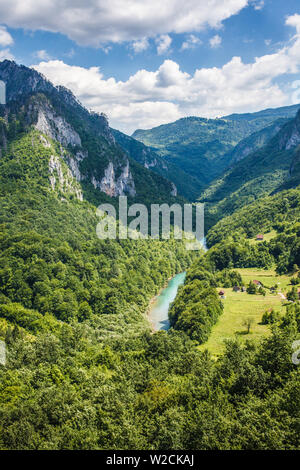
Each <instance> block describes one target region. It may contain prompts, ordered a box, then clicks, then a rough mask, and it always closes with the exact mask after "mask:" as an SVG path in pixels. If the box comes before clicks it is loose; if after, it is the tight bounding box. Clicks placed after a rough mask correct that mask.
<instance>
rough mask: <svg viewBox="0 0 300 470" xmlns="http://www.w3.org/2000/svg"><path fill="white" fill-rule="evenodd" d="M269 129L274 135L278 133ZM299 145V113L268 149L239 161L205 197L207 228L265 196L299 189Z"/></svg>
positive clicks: (203, 195)
mask: <svg viewBox="0 0 300 470" xmlns="http://www.w3.org/2000/svg"><path fill="white" fill-rule="evenodd" d="M270 129H271V130H270V132H271V134H272V133H273V132H274V130H275V129H272V126H271V128H270ZM264 133H266V131H264ZM299 145H300V111H299V112H298V113H297V115H296V117H295V118H294V119H292V120H289V121H288V122H287V123H286V124H285V125H283V127H281V128H280V130H279V132H277V134H276V135H275V136H274V137H272V138H271V139H270V140H269V141H268V142H267V144H266V145H264V146H263V147H261V148H259V149H257V150H255V151H254V152H252V153H250V154H249V155H248V156H246V157H245V158H243V159H242V160H240V161H238V162H237V163H236V164H235V165H234V166H233V167H232V168H230V169H229V170H228V171H226V172H225V173H224V175H222V177H221V178H219V179H217V180H216V181H214V182H213V183H212V184H211V185H210V187H209V188H208V189H207V190H206V191H205V192H204V193H203V194H202V196H201V198H200V200H201V201H202V202H205V203H206V204H207V220H206V221H207V224H208V226H211V225H213V224H214V223H215V222H216V221H217V220H220V219H221V218H223V217H224V216H226V215H228V214H232V213H233V212H234V211H235V210H237V209H239V208H241V207H243V206H245V205H247V204H249V203H251V202H253V201H255V199H258V198H260V197H262V196H264V195H268V194H271V193H274V192H276V191H280V190H282V189H285V188H295V187H297V186H298V185H299V184H300V172H299Z"/></svg>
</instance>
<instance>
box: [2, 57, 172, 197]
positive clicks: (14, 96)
mask: <svg viewBox="0 0 300 470" xmlns="http://www.w3.org/2000/svg"><path fill="white" fill-rule="evenodd" d="M0 79H1V80H3V81H4V82H5V83H6V91H7V97H6V98H7V105H6V106H1V114H0V116H1V117H2V119H4V121H5V122H6V123H8V124H9V126H8V127H9V131H8V132H9V135H6V131H5V129H6V127H5V126H2V137H1V139H2V145H3V148H4V149H5V148H6V145H7V144H6V141H7V139H8V138H11V137H17V136H18V135H21V134H22V132H29V131H30V130H32V129H35V130H36V131H37V132H39V133H40V135H41V139H42V140H43V139H44V140H43V142H44V146H45V147H47V146H48V145H50V143H49V139H52V140H54V141H56V142H57V143H58V145H59V146H60V153H59V152H58V153H59V155H58V156H57V159H56V160H57V161H56V160H55V162H54V163H51V165H52V166H56V168H55V170H53V171H56V172H59V171H60V168H61V165H62V162H64V163H65V164H66V165H67V166H68V168H69V171H70V172H71V175H72V177H73V178H74V179H75V180H76V181H77V183H79V185H80V186H81V193H82V194H81V196H80V197H81V198H82V197H84V198H87V199H89V200H93V201H94V202H96V201H97V200H98V201H100V200H101V199H103V195H104V194H106V195H107V196H109V197H116V196H120V195H127V196H128V197H130V198H138V199H139V201H140V202H147V201H148V202H150V200H151V198H152V199H153V198H155V199H156V200H163V201H164V202H167V201H168V200H169V199H172V198H173V196H174V185H173V184H172V183H171V182H170V181H168V180H166V179H165V178H163V177H162V176H159V175H158V174H157V173H154V172H152V171H150V170H148V169H147V168H144V167H143V166H142V165H140V164H139V163H137V162H136V161H135V160H134V159H132V158H130V157H129V156H128V155H127V153H126V152H125V151H124V150H123V149H122V148H121V147H120V146H119V145H118V144H117V143H116V141H115V139H114V137H113V134H112V132H111V130H110V128H109V124H108V121H107V118H106V116H105V115H104V114H98V113H91V112H89V111H88V110H87V109H86V108H84V107H83V106H82V105H81V103H80V102H79V101H78V100H77V99H76V98H75V96H74V95H73V94H72V93H71V92H70V91H69V90H67V89H66V88H64V87H54V86H53V85H52V84H51V83H50V82H49V81H48V80H46V79H45V78H44V77H43V76H42V75H41V74H39V73H38V72H36V71H35V70H33V69H29V68H27V67H25V66H19V65H17V64H16V63H15V62H12V61H7V60H6V61H3V62H1V63H0ZM49 165H50V163H49ZM49 171H50V172H51V171H52V170H51V169H50V167H49ZM151 202H152V201H151Z"/></svg>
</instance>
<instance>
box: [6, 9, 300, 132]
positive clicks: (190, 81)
mask: <svg viewBox="0 0 300 470" xmlns="http://www.w3.org/2000/svg"><path fill="white" fill-rule="evenodd" d="M4 59H12V60H15V61H16V62H17V63H21V64H24V65H26V66H29V67H34V68H35V69H36V70H38V71H39V72H41V73H43V74H44V75H45V76H46V77H47V78H48V79H49V80H51V81H52V82H53V83H54V84H55V85H64V86H66V87H67V88H69V89H71V90H72V91H73V93H74V94H75V95H76V96H77V97H78V98H79V100H80V101H81V102H82V103H83V104H84V105H85V106H86V107H87V108H88V109H91V110H93V111H98V112H104V113H105V114H107V116H108V118H109V121H110V125H111V126H112V127H114V128H116V129H119V130H121V131H123V132H125V133H127V134H131V133H132V132H133V131H134V130H135V129H149V128H152V127H155V126H159V125H161V124H165V123H168V122H173V121H175V120H177V119H180V118H182V117H185V116H201V117H211V118H215V117H221V116H224V115H227V114H231V113H236V112H254V111H258V110H261V109H265V108H269V107H280V106H285V105H290V104H296V103H298V102H300V2H299V0H284V1H282V0H109V1H108V0H39V1H38V2H37V1H36V0H26V1H25V2H24V0H13V1H12V0H0V60H4Z"/></svg>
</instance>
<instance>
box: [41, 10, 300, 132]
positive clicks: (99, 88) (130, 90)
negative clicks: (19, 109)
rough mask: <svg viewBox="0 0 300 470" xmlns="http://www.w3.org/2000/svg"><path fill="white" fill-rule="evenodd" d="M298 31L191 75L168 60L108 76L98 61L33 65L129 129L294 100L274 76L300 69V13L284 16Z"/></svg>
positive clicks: (83, 100) (278, 104) (255, 109)
mask: <svg viewBox="0 0 300 470" xmlns="http://www.w3.org/2000/svg"><path fill="white" fill-rule="evenodd" d="M286 24H287V25H290V26H293V27H294V28H296V30H297V34H295V35H294V37H293V39H292V40H291V41H289V43H288V44H287V45H286V46H284V47H282V48H281V49H279V50H278V51H277V52H276V53H273V54H268V55H264V56H262V57H258V58H256V59H255V60H254V61H253V62H252V63H244V62H243V61H242V59H241V58H240V57H233V58H232V59H231V60H230V61H229V62H228V63H226V64H225V65H224V66H223V67H211V68H198V69H196V70H195V72H194V74H193V75H190V74H188V73H186V72H184V71H182V70H181V69H180V67H179V65H178V64H177V63H176V62H174V61H172V60H165V61H164V62H163V63H162V65H161V66H160V67H159V68H158V69H157V70H156V71H147V70H139V71H138V72H137V73H135V74H134V75H132V76H131V77H129V78H128V80H127V81H116V80H115V79H114V78H104V76H103V74H102V72H101V69H100V68H99V67H91V68H89V69H86V68H83V67H78V66H70V65H67V64H65V63H64V62H62V61H58V60H53V61H49V62H41V63H40V64H39V65H37V66H35V68H36V69H37V70H38V71H40V72H42V73H43V74H44V75H45V76H46V77H48V78H49V79H50V80H51V81H53V82H54V83H55V84H60V85H64V86H66V87H68V88H70V89H71V90H72V91H73V92H74V93H75V94H76V95H77V96H78V97H79V98H80V100H81V101H82V102H83V103H84V104H85V105H86V106H87V107H88V108H90V109H93V110H96V111H99V112H101V111H103V112H105V113H106V114H108V116H109V117H110V120H111V125H112V126H114V127H116V128H118V129H120V130H123V131H125V132H128V133H130V132H132V131H133V130H135V129H136V128H150V127H153V126H156V125H159V124H163V123H166V122H170V121H174V120H176V119H178V118H180V117H183V116H189V115H196V116H204V117H216V116H222V115H226V114H230V113H233V112H248V111H257V110H259V109H262V108H265V107H276V106H284V105H287V104H291V97H288V96H286V95H285V94H284V92H283V91H282V90H281V89H280V87H279V85H278V84H276V83H275V82H274V80H275V79H276V78H277V77H280V76H281V75H283V74H287V73H291V74H296V73H299V71H300V15H295V16H293V17H290V18H288V19H287V20H286Z"/></svg>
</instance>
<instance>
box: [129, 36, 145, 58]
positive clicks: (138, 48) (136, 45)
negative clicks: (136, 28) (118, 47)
mask: <svg viewBox="0 0 300 470" xmlns="http://www.w3.org/2000/svg"><path fill="white" fill-rule="evenodd" d="M148 47H149V41H148V39H147V38H142V39H139V40H138V41H134V42H133V43H132V48H133V50H134V52H135V53H136V54H138V53H140V52H143V51H145V50H146V49H148Z"/></svg>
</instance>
